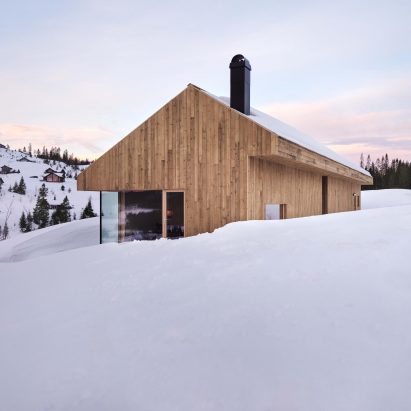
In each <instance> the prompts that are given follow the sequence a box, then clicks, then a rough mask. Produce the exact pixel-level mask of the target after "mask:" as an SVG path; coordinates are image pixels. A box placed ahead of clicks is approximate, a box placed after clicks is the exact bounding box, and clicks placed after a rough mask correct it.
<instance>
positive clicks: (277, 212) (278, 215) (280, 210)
mask: <svg viewBox="0 0 411 411" xmlns="http://www.w3.org/2000/svg"><path fill="white" fill-rule="evenodd" d="M286 210H287V205H286V204H266V205H265V219H266V220H283V219H285V218H287V215H286V212H287V211H286Z"/></svg>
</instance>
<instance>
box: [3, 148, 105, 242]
mask: <svg viewBox="0 0 411 411" xmlns="http://www.w3.org/2000/svg"><path fill="white" fill-rule="evenodd" d="M23 156H24V154H22V153H20V152H19V151H17V150H10V149H8V150H7V149H4V148H0V167H1V166H3V165H7V166H9V167H11V168H13V169H14V170H20V173H15V174H14V173H13V174H0V177H1V178H2V179H3V180H4V184H3V187H2V189H1V191H0V226H1V227H3V226H4V222H5V219H6V215H7V210H9V209H10V211H11V214H10V216H9V219H8V226H9V229H10V234H9V237H10V238H13V237H16V236H20V235H23V233H21V232H20V229H19V220H20V217H21V213H22V212H23V211H24V212H25V213H26V214H27V212H29V211H31V212H32V211H33V208H34V206H35V205H36V201H37V197H36V195H37V192H38V189H39V188H40V187H41V185H42V184H43V183H44V184H45V185H46V187H47V188H48V189H49V192H48V198H47V199H48V202H49V203H50V204H60V203H61V202H62V201H63V199H64V197H65V196H67V197H68V199H69V202H70V204H71V205H72V206H73V208H72V210H71V216H72V218H73V216H74V214H76V216H77V218H79V217H80V215H81V211H82V209H83V208H84V207H85V206H86V204H87V201H88V199H89V197H90V196H91V199H92V205H93V208H94V211H95V212H98V211H99V208H100V198H99V193H98V192H90V191H77V181H76V180H75V179H74V178H66V181H65V182H64V183H47V182H44V181H41V180H42V175H43V174H44V171H45V170H46V169H47V168H49V167H51V168H53V170H56V171H58V170H60V171H61V170H62V169H63V168H65V170H66V172H67V173H70V174H72V175H73V176H74V174H75V172H76V170H74V168H73V167H70V166H67V165H66V164H65V163H62V162H58V161H57V162H55V164H54V163H53V162H51V163H50V164H45V163H44V162H43V160H41V159H38V158H36V157H30V159H31V160H32V161H34V162H33V163H28V162H20V161H17V160H18V159H20V158H21V157H23ZM80 168H81V169H83V168H84V166H80ZM77 173H79V171H77ZM22 176H23V178H24V181H25V183H26V186H27V191H26V195H21V194H16V193H11V192H9V191H8V188H9V187H10V186H11V187H13V185H14V183H15V182H17V183H19V181H20V178H21V177H22ZM34 176H36V177H34ZM62 185H64V188H65V190H64V191H62V190H61V186H62ZM50 215H51V211H50ZM24 235H25V234H24Z"/></svg>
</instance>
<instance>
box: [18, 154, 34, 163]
mask: <svg viewBox="0 0 411 411" xmlns="http://www.w3.org/2000/svg"><path fill="white" fill-rule="evenodd" d="M17 161H20V162H22V163H35V161H34V160H30V159H29V158H28V157H27V156H23V157H21V158H19V159H18V160H17Z"/></svg>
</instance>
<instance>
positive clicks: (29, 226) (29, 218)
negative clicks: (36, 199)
mask: <svg viewBox="0 0 411 411" xmlns="http://www.w3.org/2000/svg"><path fill="white" fill-rule="evenodd" d="M32 230H33V216H32V214H31V213H30V211H29V212H28V213H27V224H26V233H28V232H30V231H32Z"/></svg>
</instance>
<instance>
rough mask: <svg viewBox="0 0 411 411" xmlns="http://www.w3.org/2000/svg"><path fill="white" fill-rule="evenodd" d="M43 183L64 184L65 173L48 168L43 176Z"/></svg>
mask: <svg viewBox="0 0 411 411" xmlns="http://www.w3.org/2000/svg"><path fill="white" fill-rule="evenodd" d="M43 181H47V182H48V183H64V181H66V173H65V172H64V170H63V171H62V172H58V171H54V170H53V169H52V168H48V169H47V170H46V171H45V172H44V174H43Z"/></svg>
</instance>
